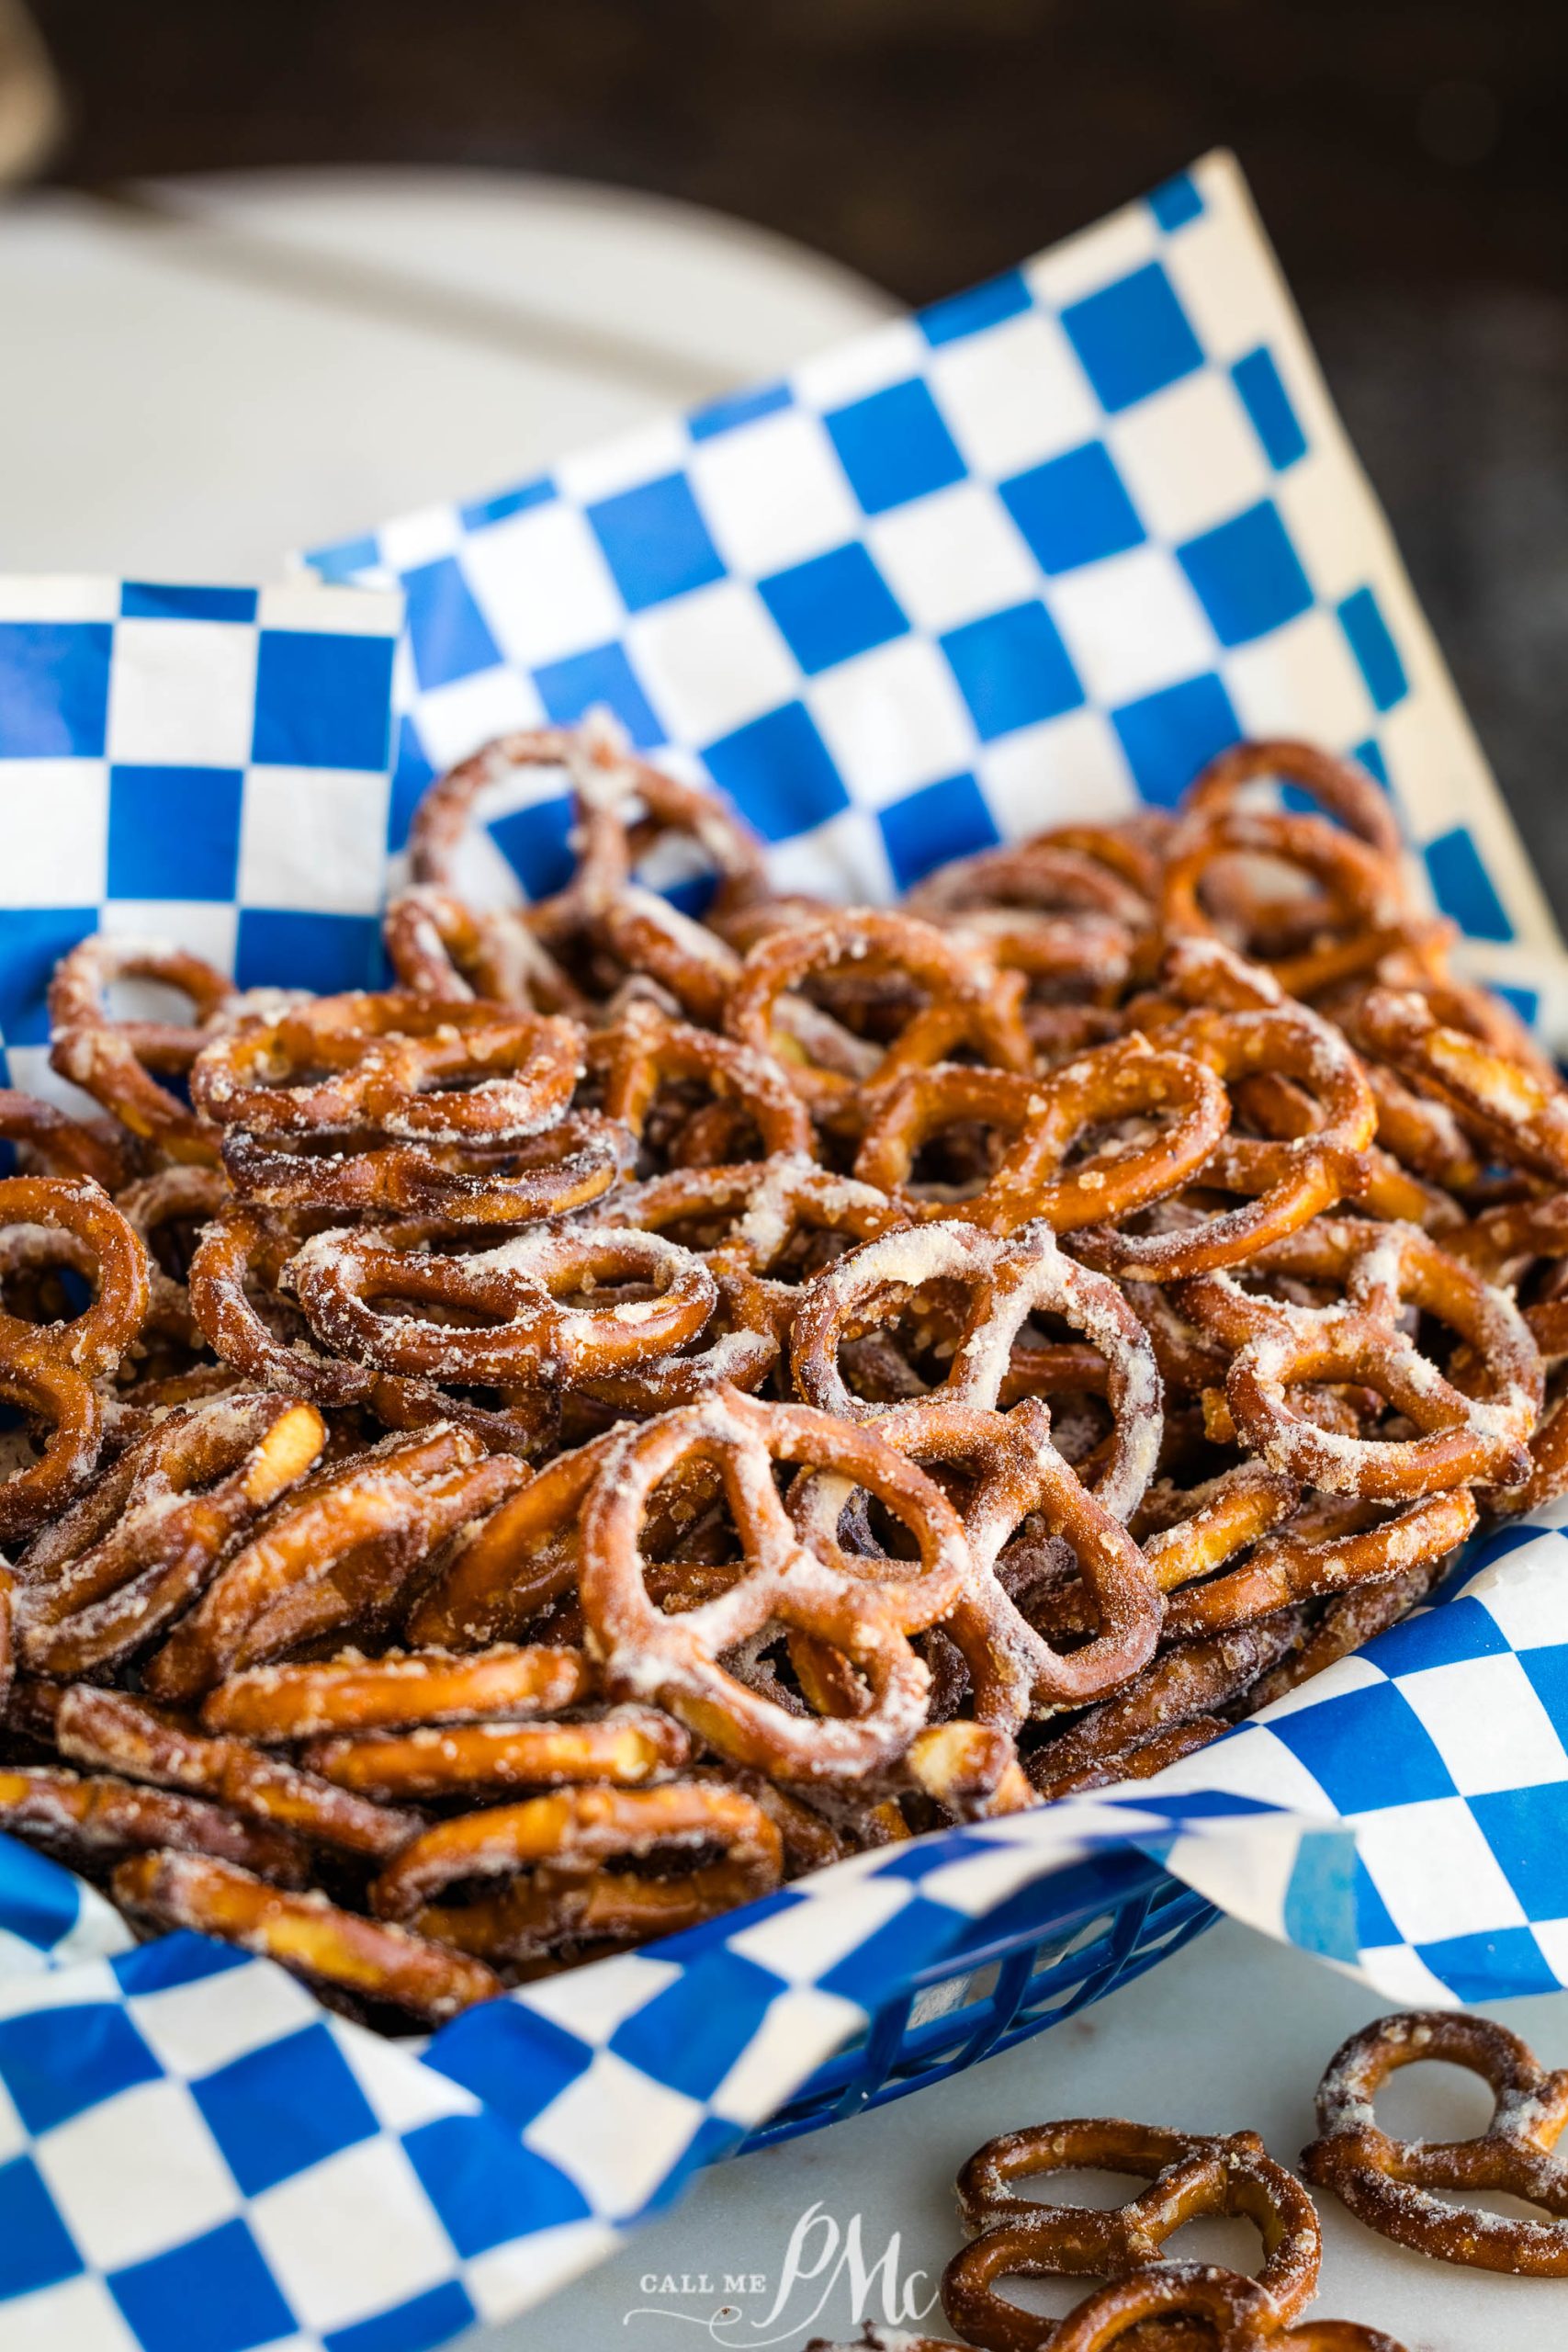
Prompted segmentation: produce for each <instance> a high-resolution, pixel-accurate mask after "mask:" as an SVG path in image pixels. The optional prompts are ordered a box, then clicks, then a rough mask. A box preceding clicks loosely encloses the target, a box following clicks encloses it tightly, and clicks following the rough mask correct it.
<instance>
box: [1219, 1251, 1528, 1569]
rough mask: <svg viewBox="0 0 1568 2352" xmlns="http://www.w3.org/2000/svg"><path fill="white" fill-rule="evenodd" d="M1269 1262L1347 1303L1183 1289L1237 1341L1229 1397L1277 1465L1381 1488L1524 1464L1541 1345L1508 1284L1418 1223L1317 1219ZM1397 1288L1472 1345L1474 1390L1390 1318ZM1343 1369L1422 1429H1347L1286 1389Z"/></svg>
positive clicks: (1419, 1492) (1432, 1488) (1409, 1489)
mask: <svg viewBox="0 0 1568 2352" xmlns="http://www.w3.org/2000/svg"><path fill="white" fill-rule="evenodd" d="M1268 1263H1269V1269H1270V1271H1277V1272H1287V1273H1298V1274H1301V1275H1303V1276H1305V1277H1307V1278H1308V1279H1311V1278H1313V1277H1314V1276H1316V1277H1319V1278H1323V1279H1327V1280H1329V1281H1331V1282H1335V1283H1341V1284H1343V1286H1344V1295H1345V1298H1346V1301H1347V1304H1346V1306H1343V1307H1338V1306H1328V1307H1325V1308H1315V1307H1304V1306H1284V1305H1281V1304H1280V1303H1279V1302H1278V1301H1275V1300H1270V1299H1268V1298H1264V1297H1260V1296H1253V1295H1248V1294H1247V1293H1245V1292H1243V1291H1242V1290H1241V1289H1240V1287H1239V1285H1237V1284H1236V1283H1235V1282H1234V1281H1233V1280H1232V1279H1231V1278H1229V1277H1228V1276H1224V1275H1221V1276H1211V1277H1209V1278H1207V1279H1206V1280H1205V1281H1203V1282H1201V1283H1189V1284H1188V1285H1187V1286H1186V1287H1185V1289H1184V1291H1183V1294H1182V1303H1183V1306H1185V1307H1186V1309H1187V1310H1188V1311H1190V1312H1191V1313H1193V1314H1195V1315H1197V1316H1198V1317H1200V1318H1201V1320H1202V1321H1203V1323H1204V1325H1205V1327H1206V1328H1207V1329H1210V1330H1213V1331H1214V1332H1215V1333H1216V1334H1217V1335H1218V1336H1219V1337H1220V1338H1221V1339H1223V1340H1224V1341H1225V1342H1226V1343H1227V1344H1228V1345H1231V1346H1233V1347H1235V1348H1237V1349H1238V1351H1239V1352H1238V1353H1237V1354H1236V1355H1235V1357H1234V1358H1233V1360H1232V1363H1231V1367H1230V1371H1229V1374H1228V1375H1227V1377H1226V1382H1225V1395H1226V1398H1227V1400H1228V1401H1229V1404H1230V1409H1231V1411H1232V1413H1233V1415H1234V1416H1235V1423H1236V1426H1237V1428H1238V1429H1240V1430H1243V1431H1245V1433H1246V1435H1247V1440H1248V1442H1250V1443H1251V1444H1253V1445H1254V1446H1256V1447H1257V1449H1258V1452H1259V1453H1261V1454H1262V1455H1263V1456H1264V1458H1265V1460H1266V1461H1268V1462H1269V1464H1271V1465H1272V1466H1273V1467H1274V1468H1275V1469H1279V1470H1284V1471H1287V1472H1288V1473H1290V1474H1291V1475H1292V1476H1295V1477H1298V1478H1301V1479H1303V1480H1304V1481H1306V1482H1307V1483H1308V1484H1310V1485H1313V1486H1316V1487H1325V1488H1326V1489H1327V1491H1328V1492H1329V1493H1331V1494H1360V1495H1366V1496H1369V1497H1372V1498H1381V1499H1382V1500H1386V1501H1400V1500H1407V1499H1414V1500H1417V1501H1418V1500H1420V1499H1421V1498H1423V1497H1427V1496H1432V1495H1437V1494H1441V1493H1443V1492H1445V1491H1446V1490H1447V1489H1449V1488H1450V1487H1457V1486H1461V1485H1463V1484H1467V1483H1471V1482H1482V1481H1495V1482H1500V1483H1503V1484H1508V1483H1511V1482H1517V1480H1518V1479H1520V1478H1522V1477H1525V1476H1528V1475H1529V1453H1528V1452H1527V1450H1526V1440H1527V1439H1528V1438H1529V1434H1530V1431H1531V1430H1533V1429H1534V1427H1535V1424H1536V1420H1537V1418H1538V1416H1539V1414H1540V1401H1541V1392H1542V1372H1541V1365H1540V1354H1539V1352H1538V1351H1537V1349H1536V1345H1535V1341H1534V1340H1532V1338H1531V1337H1530V1334H1529V1327H1528V1326H1527V1325H1526V1323H1525V1321H1524V1318H1523V1317H1522V1316H1521V1315H1520V1314H1519V1311H1518V1309H1517V1307H1516V1306H1514V1304H1513V1302H1512V1300H1511V1299H1509V1298H1508V1297H1506V1295H1505V1294H1504V1293H1503V1292H1501V1291H1498V1290H1494V1289H1492V1288H1490V1287H1489V1286H1488V1285H1487V1284H1486V1283H1483V1282H1481V1281H1480V1280H1479V1279H1478V1278H1477V1277H1476V1276H1475V1275H1474V1274H1472V1272H1470V1270H1469V1268H1468V1267H1465V1266H1462V1265H1461V1263H1460V1262H1459V1261H1458V1260H1457V1259H1454V1258H1450V1256H1449V1255H1448V1253H1447V1252H1446V1251H1445V1250H1441V1249H1439V1248H1438V1245H1437V1243H1436V1242H1434V1241H1433V1240H1432V1239H1431V1238H1429V1237H1428V1236H1427V1234H1424V1233H1422V1232H1420V1231H1419V1230H1418V1229H1417V1228H1416V1227H1415V1226H1386V1225H1374V1224H1369V1223H1366V1222H1364V1221H1362V1220H1360V1219H1359V1218H1339V1219H1333V1220H1325V1222H1323V1223H1321V1224H1319V1225H1316V1226H1314V1227H1311V1228H1310V1229H1309V1230H1308V1231H1307V1232H1305V1233H1303V1234H1302V1235H1299V1236H1296V1237H1293V1238H1292V1240H1291V1241H1289V1242H1287V1243H1286V1244H1285V1245H1284V1246H1283V1247H1282V1248H1281V1249H1280V1250H1275V1251H1271V1252H1270V1253H1269V1261H1268ZM1404 1301H1409V1302H1411V1303H1412V1304H1414V1305H1415V1306H1418V1307H1420V1308H1421V1309H1422V1310H1423V1311H1424V1312H1425V1313H1427V1314H1428V1315H1431V1316H1434V1317H1437V1318H1438V1320H1439V1321H1440V1322H1442V1323H1444V1324H1446V1325H1447V1326H1448V1327H1449V1328H1450V1329H1452V1330H1455V1331H1457V1332H1458V1333H1459V1334H1460V1336H1461V1339H1462V1340H1465V1341H1466V1342H1467V1343H1468V1345H1469V1346H1470V1348H1471V1349H1472V1350H1473V1351H1474V1353H1475V1356H1476V1358H1477V1359H1478V1363H1479V1371H1480V1379H1481V1384H1482V1385H1483V1394H1482V1395H1480V1396H1467V1395H1465V1394H1463V1393H1462V1392H1461V1390H1460V1389H1458V1388H1456V1387H1455V1386H1454V1385H1453V1384H1452V1383H1451V1382H1450V1381H1449V1380H1447V1379H1445V1378H1444V1376H1443V1374H1441V1373H1440V1372H1439V1371H1438V1368H1437V1366H1436V1365H1435V1364H1434V1363H1431V1362H1430V1361H1429V1359H1428V1358H1427V1357H1426V1356H1425V1355H1423V1354H1422V1352H1421V1351H1420V1349H1419V1348H1418V1347H1417V1346H1416V1342H1415V1341H1414V1340H1411V1339H1410V1338H1409V1337H1408V1336H1407V1334H1406V1333H1405V1332H1404V1331H1403V1330H1401V1329H1399V1328H1398V1326H1397V1324H1396V1323H1395V1321H1394V1314H1395V1312H1396V1310H1397V1308H1398V1306H1399V1305H1400V1304H1401V1302H1404ZM1341 1380H1348V1381H1353V1382H1357V1383H1361V1384H1364V1385H1368V1386H1371V1387H1372V1388H1374V1389H1376V1390H1377V1392H1378V1393H1379V1394H1380V1395H1382V1396H1385V1397H1388V1399H1389V1400H1390V1402H1391V1403H1392V1404H1393V1405H1395V1406H1396V1407H1397V1408H1398V1409H1399V1410H1400V1411H1401V1412H1402V1413H1403V1414H1404V1415H1405V1416H1406V1418H1407V1419H1410V1420H1412V1421H1414V1422H1415V1424H1416V1428H1417V1430H1419V1431H1420V1432H1421V1434H1420V1435H1419V1436H1417V1437H1416V1438H1412V1439H1392V1440H1384V1439H1379V1438H1377V1437H1359V1436H1351V1435H1348V1434H1347V1433H1345V1432H1343V1431H1337V1430H1328V1429H1324V1428H1322V1427H1320V1426H1318V1425H1317V1424H1315V1423H1314V1422H1311V1421H1309V1420H1308V1419H1306V1418H1305V1417H1304V1416H1303V1414H1301V1413H1298V1412H1296V1411H1294V1410H1293V1409H1292V1407H1291V1405H1290V1402H1289V1393H1290V1391H1291V1390H1292V1388H1294V1387H1296V1386H1298V1385H1301V1384H1303V1382H1314V1381H1330V1382H1332V1381H1341ZM1405 1565H1408V1563H1406V1564H1405Z"/></svg>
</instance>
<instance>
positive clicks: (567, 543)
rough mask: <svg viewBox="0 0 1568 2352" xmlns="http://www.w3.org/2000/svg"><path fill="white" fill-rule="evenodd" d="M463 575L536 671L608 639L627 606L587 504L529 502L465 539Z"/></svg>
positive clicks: (516, 657) (505, 643)
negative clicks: (587, 513) (585, 512)
mask: <svg viewBox="0 0 1568 2352" xmlns="http://www.w3.org/2000/svg"><path fill="white" fill-rule="evenodd" d="M461 561H462V569H463V574H464V577H465V578H466V580H467V581H468V585H469V587H470V588H471V589H472V590H473V593H474V598H475V601H476V603H477V604H478V605H479V610H480V612H481V613H482V614H483V615H484V616H485V619H486V620H487V622H488V623H489V624H490V632H491V636H492V637H493V638H494V639H495V641H496V643H497V644H498V645H499V646H500V648H501V650H502V652H503V653H504V654H506V655H507V656H508V658H509V659H510V660H512V661H513V662H523V663H525V665H526V666H527V667H528V668H529V669H531V670H537V669H539V668H541V667H542V666H543V665H544V663H546V662H558V661H559V660H560V659H561V658H562V656H563V655H565V654H568V653H581V652H582V651H584V650H586V649H587V648H588V647H590V646H595V645H605V644H607V643H608V642H609V640H610V639H612V638H615V637H619V636H620V634H621V632H622V630H623V629H624V628H625V627H626V606H625V605H624V604H623V603H622V602H621V597H620V593H619V591H618V590H617V588H616V586H615V580H614V578H613V577H612V575H611V571H610V567H609V565H608V564H607V563H606V562H605V560H604V549H603V548H601V547H600V545H599V542H598V540H597V539H596V538H595V537H594V536H593V532H592V527H591V526H590V525H589V523H588V520H587V518H586V517H585V515H583V513H582V510H581V507H578V506H572V505H569V504H568V503H566V501H565V500H563V499H559V498H557V499H552V500H551V501H550V503H548V504H547V505H545V506H528V507H525V508H524V510H523V512H522V514H521V515H509V516H508V517H507V519H506V521H505V522H503V523H492V524H491V526H489V528H488V529H486V530H483V531H476V532H475V533H474V536H473V537H472V538H470V539H468V540H466V541H465V542H464V545H463V553H462V558H461Z"/></svg>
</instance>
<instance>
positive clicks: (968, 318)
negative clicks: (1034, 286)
mask: <svg viewBox="0 0 1568 2352" xmlns="http://www.w3.org/2000/svg"><path fill="white" fill-rule="evenodd" d="M1033 300H1034V297H1033V296H1032V294H1031V292H1030V290H1029V282H1028V280H1027V279H1026V278H1025V277H1024V275H1023V272H1022V271H1021V269H1010V270H1005V271H1004V272H1003V274H1002V276H1001V277H988V278H987V280H986V282H985V284H984V285H983V286H971V287H969V288H966V290H965V291H964V293H962V294H953V295H950V296H949V297H948V299H947V300H946V301H945V302H932V303H931V306H930V307H929V309H927V310H924V311H916V313H915V324H916V325H917V326H918V327H919V330H920V333H921V334H923V335H924V336H925V339H926V341H927V342H928V343H929V344H931V345H934V346H936V347H937V348H940V347H941V345H942V344H944V343H958V342H960V341H962V339H963V338H964V336H965V335H971V334H980V333H981V332H982V331H983V330H984V329H985V328H986V327H998V326H1000V324H1001V322H1002V321H1003V320H1004V319H1016V318H1017V317H1018V316H1019V314H1020V313H1021V311H1027V310H1028V309H1029V308H1030V307H1031V305H1032V302H1033Z"/></svg>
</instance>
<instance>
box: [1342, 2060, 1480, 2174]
mask: <svg viewBox="0 0 1568 2352" xmlns="http://www.w3.org/2000/svg"><path fill="white" fill-rule="evenodd" d="M1492 2106H1493V2100H1492V2092H1491V2089H1490V2087H1489V2086H1488V2085H1487V2084H1486V2083H1485V2082H1484V2081H1483V2078H1482V2076H1481V2075H1476V2074H1472V2072H1471V2070H1470V2068H1469V2067H1468V2066H1452V2065H1450V2064H1448V2063H1447V2062H1446V2061H1445V2060H1443V2059H1440V2058H1423V2059H1422V2060H1421V2061H1420V2062H1419V2064H1416V2065H1413V2066H1400V2067H1397V2068H1396V2069H1395V2070H1394V2072H1393V2074H1392V2075H1389V2077H1388V2079H1387V2081H1386V2082H1383V2083H1381V2084H1380V2085H1379V2086H1378V2089H1377V2094H1376V2097H1375V2098H1374V2099H1373V2102H1372V2107H1373V2113H1374V2115H1375V2117H1376V2119H1377V2126H1378V2129H1379V2131H1386V2132H1387V2133H1388V2135H1389V2137H1390V2139H1391V2140H1473V2139H1479V2137H1480V2136H1481V2134H1482V2133H1483V2131H1486V2129H1487V2128H1488V2126H1489V2125H1490V2123H1491V2120H1492ZM1444 2193H1445V2194H1446V2193H1447V2192H1444ZM1456 2193H1457V2192H1456ZM1484 2201H1485V2200H1484V2199H1483V2202H1484Z"/></svg>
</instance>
